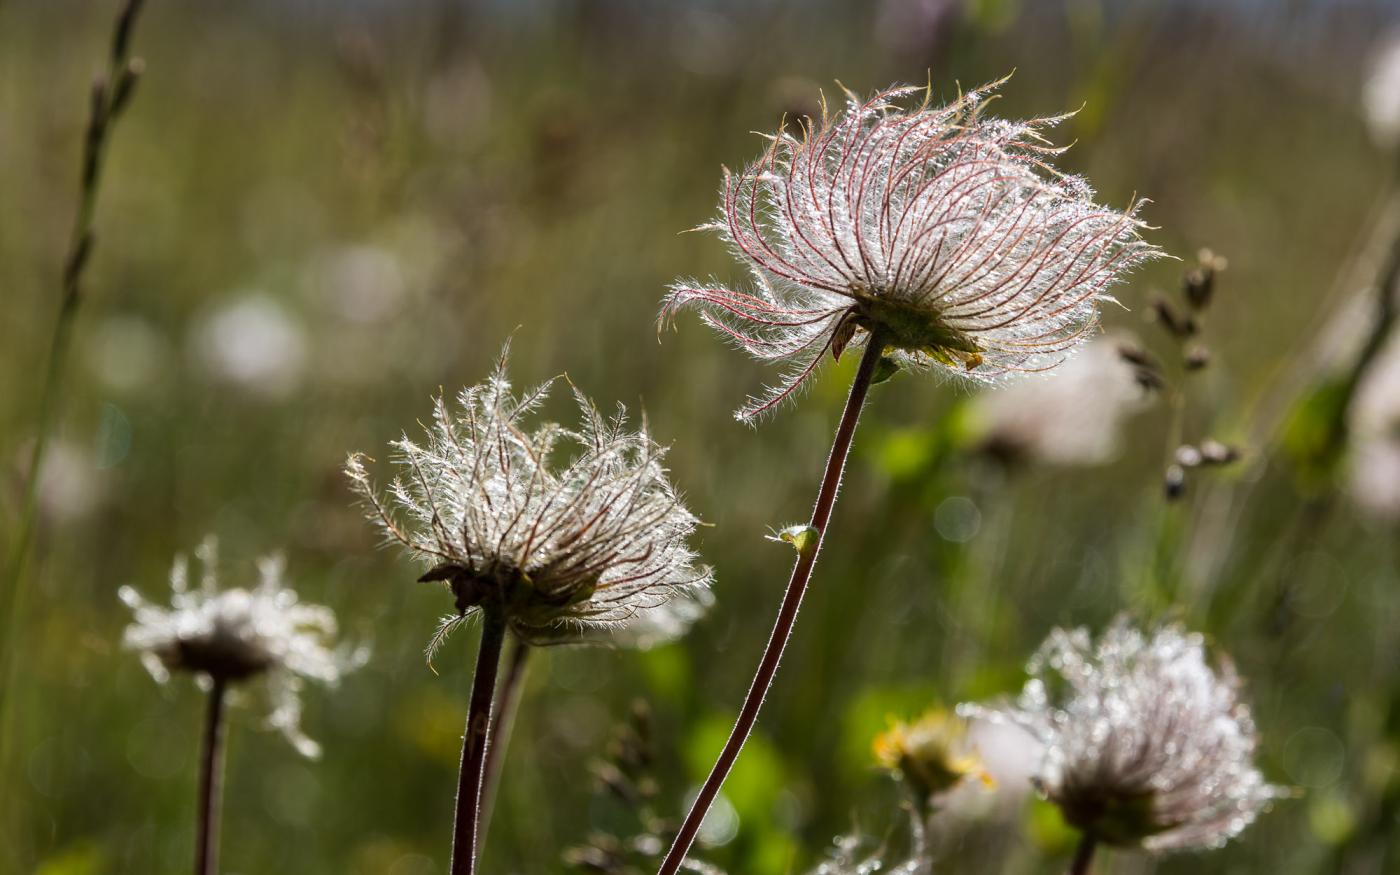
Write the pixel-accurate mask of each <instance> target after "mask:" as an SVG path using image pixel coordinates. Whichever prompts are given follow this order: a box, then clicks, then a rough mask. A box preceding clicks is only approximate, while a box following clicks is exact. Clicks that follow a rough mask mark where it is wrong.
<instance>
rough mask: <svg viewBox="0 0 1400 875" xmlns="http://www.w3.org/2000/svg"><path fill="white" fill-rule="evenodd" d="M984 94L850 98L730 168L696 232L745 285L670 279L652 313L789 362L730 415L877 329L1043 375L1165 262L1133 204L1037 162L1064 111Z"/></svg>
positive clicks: (770, 399) (899, 357)
mask: <svg viewBox="0 0 1400 875" xmlns="http://www.w3.org/2000/svg"><path fill="white" fill-rule="evenodd" d="M997 84H999V83H997ZM995 87H996V86H995V85H992V86H988V88H987V89H985V90H983V91H974V92H971V93H969V94H966V95H964V96H963V97H960V98H959V99H958V100H956V101H954V102H953V103H950V104H948V105H946V106H930V105H929V103H928V92H927V91H926V90H925V89H921V88H908V87H903V88H892V89H889V90H887V91H883V92H881V93H879V94H876V95H875V96H873V97H871V98H870V99H868V100H861V99H859V98H857V97H856V96H855V95H851V94H848V102H847V104H846V108H845V110H844V111H842V112H839V113H837V114H835V115H831V116H828V115H827V113H826V111H825V109H823V113H822V118H821V119H816V120H811V119H809V120H806V123H805V124H801V125H799V128H800V131H799V132H798V133H797V134H794V133H791V132H789V131H788V130H786V129H783V130H779V131H778V132H777V133H776V134H774V135H772V137H771V138H770V139H771V140H772V145H771V146H770V148H769V149H768V151H767V152H765V153H764V155H763V156H762V157H761V158H760V159H759V160H758V161H757V162H755V163H753V164H751V165H750V166H749V167H747V168H745V169H744V170H743V171H741V172H740V173H738V174H730V173H726V174H725V180H724V187H723V190H722V192H721V195H722V203H721V210H720V212H721V215H720V218H719V219H718V220H717V221H716V222H714V223H713V224H711V225H708V226H706V227H708V228H710V229H712V230H715V231H717V232H719V234H720V236H721V237H723V238H724V239H725V240H726V241H727V242H728V243H729V244H730V245H731V246H732V247H733V249H734V252H735V255H736V256H737V257H738V258H740V259H741V260H742V261H744V262H746V263H747V265H748V267H749V270H750V275H751V279H752V281H753V285H754V289H753V291H751V292H746V291H741V290H735V289H731V288H726V287H723V286H717V285H713V284H705V283H699V282H695V281H683V282H679V283H676V284H675V285H673V286H672V287H671V292H670V294H669V295H668V296H667V298H666V300H665V304H664V306H663V309H662V314H661V322H662V323H663V324H664V323H665V322H667V321H668V320H669V319H670V317H671V315H672V314H673V313H674V312H675V311H676V310H677V309H679V308H682V307H686V306H693V307H696V308H698V309H699V310H700V313H701V319H702V320H703V321H704V322H705V323H706V324H708V325H710V326H711V327H712V328H715V329H716V330H718V331H719V332H721V333H722V334H724V335H725V336H726V337H728V338H729V339H730V340H732V341H733V342H734V343H735V344H736V345H737V346H739V347H740V348H741V349H743V350H745V351H746V352H748V353H750V354H751V355H753V356H754V357H756V358H759V359H763V360H767V361H776V362H782V363H786V364H787V365H788V372H787V374H786V375H785V377H784V378H783V380H782V381H781V382H779V383H778V384H776V385H774V386H773V387H771V389H770V391H769V392H768V393H767V394H766V395H764V396H762V397H760V398H755V399H753V401H752V403H750V404H749V405H748V406H746V407H745V408H743V409H742V410H740V411H739V414H738V415H739V416H740V418H747V417H750V416H754V415H757V414H760V413H762V412H764V411H767V410H770V409H771V408H773V407H774V406H775V405H776V404H778V403H779V402H781V401H782V400H783V399H785V398H787V397H789V396H790V395H791V394H792V393H793V392H794V391H795V390H796V389H797V388H798V387H799V386H800V385H802V383H803V382H805V380H806V379H807V377H808V376H810V375H811V373H812V372H813V370H815V368H816V366H817V364H818V363H819V362H820V361H821V359H822V356H823V354H824V353H826V352H827V351H830V352H831V353H832V355H833V356H834V357H840V355H841V353H842V351H843V350H844V349H846V348H856V347H860V346H863V345H864V344H865V342H866V340H867V339H868V338H869V336H870V335H871V333H872V332H878V333H879V336H880V337H881V338H883V342H884V343H885V345H886V346H887V347H888V348H889V350H890V353H889V354H890V355H891V357H892V358H893V359H894V360H895V361H896V362H897V363H899V364H900V365H902V366H906V367H912V368H918V369H926V368H937V369H940V370H941V371H943V372H944V373H948V374H956V375H959V376H963V377H967V378H970V379H973V380H977V381H982V382H987V381H992V380H995V379H996V378H998V377H1000V376H1003V375H1006V374H1010V373H1018V372H1028V371H1044V370H1048V369H1050V368H1052V367H1054V366H1056V365H1057V364H1059V363H1060V362H1061V361H1062V360H1063V359H1064V358H1065V357H1066V355H1067V354H1068V353H1069V352H1070V351H1071V350H1073V349H1074V348H1075V347H1077V346H1078V345H1079V344H1080V343H1081V342H1083V341H1084V340H1086V339H1087V338H1088V337H1089V336H1090V335H1091V334H1092V333H1093V330H1094V328H1095V327H1096V325H1097V324H1098V306H1099V303H1100V302H1102V301H1107V300H1111V298H1110V297H1109V290H1110V288H1111V287H1112V286H1114V285H1115V284H1116V283H1118V282H1119V281H1121V280H1122V279H1123V278H1124V277H1125V276H1126V275H1127V273H1128V272H1129V271H1130V270H1132V269H1133V268H1134V267H1136V266H1138V265H1139V264H1141V263H1143V262H1144V261H1147V260H1149V259H1152V258H1155V257H1158V256H1159V255H1160V254H1161V253H1160V252H1159V250H1157V249H1156V248H1155V247H1153V246H1151V245H1149V244H1148V243H1146V242H1144V241H1143V240H1142V238H1141V237H1140V236H1139V232H1140V230H1141V229H1142V228H1143V227H1144V226H1143V224H1142V222H1140V221H1139V220H1138V219H1137V215H1136V214H1137V210H1138V207H1139V206H1140V205H1141V202H1137V203H1134V204H1131V205H1130V206H1129V207H1128V209H1127V210H1126V211H1124V212H1120V211H1117V210H1113V209H1110V208H1107V207H1103V206H1099V205H1098V204H1096V203H1095V202H1094V200H1093V196H1094V193H1093V190H1092V189H1091V188H1090V187H1089V185H1088V183H1087V182H1086V181H1084V180H1083V179H1080V178H1078V177H1074V176H1067V175H1063V174H1060V173H1058V172H1056V171H1054V170H1053V169H1052V168H1051V167H1050V166H1049V164H1048V162H1049V160H1050V158H1051V157H1052V156H1054V155H1056V154H1058V153H1059V151H1060V150H1058V149H1055V148H1053V147H1051V146H1049V145H1047V144H1046V141H1045V139H1044V138H1043V136H1042V134H1041V132H1042V131H1043V130H1045V129H1046V128H1048V127H1050V126H1052V125H1053V124H1055V123H1056V122H1058V121H1060V119H1058V118H1051V119H1033V120H1030V121H1024V122H1011V121H1003V120H1001V119H995V118H990V117H984V116H983V115H982V114H981V110H982V108H983V106H984V105H985V104H986V99H987V96H988V92H990V91H991V90H992V89H994V88H995ZM920 94H922V95H923V97H922V102H915V101H917V100H919V98H917V97H916V95H920ZM911 103H912V104H913V105H912V106H911V105H909V104H911Z"/></svg>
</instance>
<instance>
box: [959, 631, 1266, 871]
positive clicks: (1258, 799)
mask: <svg viewBox="0 0 1400 875" xmlns="http://www.w3.org/2000/svg"><path fill="white" fill-rule="evenodd" d="M1027 671H1028V673H1029V674H1030V675H1031V680H1030V681H1029V682H1028V683H1027V684H1026V686H1025V689H1024V691H1023V692H1022V693H1021V696H1020V699H1019V700H1018V702H1017V704H1016V706H1015V707H1014V708H1007V709H1000V710H998V709H983V708H979V707H977V706H964V707H963V708H962V709H960V710H961V711H962V712H963V713H964V714H980V715H983V716H987V717H991V718H993V719H1004V720H1009V721H1011V722H1014V723H1016V724H1019V725H1020V726H1022V727H1024V728H1025V729H1027V730H1029V731H1030V732H1031V733H1032V734H1033V735H1035V736H1036V737H1037V738H1038V739H1039V740H1040V741H1041V743H1042V744H1043V745H1044V759H1043V761H1042V763H1041V768H1040V772H1039V775H1038V777H1037V783H1038V786H1039V787H1040V789H1041V791H1042V792H1043V793H1044V794H1045V795H1046V796H1047V797H1048V798H1049V799H1050V801H1052V802H1054V803H1055V804H1056V805H1058V806H1059V808H1060V810H1061V812H1063V814H1064V816H1065V819H1066V820H1067V821H1069V822H1070V823H1071V824H1072V825H1074V826H1075V827H1077V828H1078V829H1080V830H1083V831H1084V832H1086V833H1088V834H1090V835H1093V836H1094V837H1095V838H1097V839H1099V840H1100V841H1103V842H1105V843H1108V844H1114V845H1121V846H1136V847H1142V848H1145V849H1147V850H1149V851H1176V850H1188V849H1204V848H1215V847H1219V846H1221V845H1223V844H1225V842H1226V841H1228V840H1229V839H1231V838H1233V837H1234V836H1236V835H1238V834H1239V833H1240V832H1241V831H1243V830H1244V828H1245V827H1247V826H1248V825H1249V824H1250V823H1252V822H1253V821H1254V818H1255V817H1256V816H1258V814H1259V813H1260V812H1262V811H1264V810H1266V809H1267V808H1268V807H1269V805H1270V804H1271V803H1272V802H1273V800H1275V799H1277V798H1280V797H1281V796H1285V795H1287V792H1286V791H1285V790H1283V789H1282V788H1279V787H1275V786H1272V785H1270V784H1268V783H1266V782H1265V780H1264V778H1263V776H1262V775H1261V774H1260V773H1259V770H1258V769H1256V768H1255V767H1254V762H1253V759H1254V752H1255V748H1256V747H1257V746H1258V737H1257V735H1256V732H1255V728H1254V721H1253V719H1252V718H1251V716H1250V712H1249V708H1248V707H1247V706H1246V705H1244V704H1243V703H1241V702H1240V700H1239V690H1240V681H1239V678H1238V677H1237V676H1236V675H1235V673H1234V670H1233V668H1232V667H1231V666H1230V664H1229V663H1228V662H1225V663H1223V664H1222V665H1221V666H1220V668H1219V669H1218V670H1215V669H1212V668H1211V666H1210V665H1209V664H1208V663H1207V660H1206V654H1205V647H1204V642H1203V640H1202V638H1201V636H1199V635H1194V634H1187V633H1185V632H1183V631H1182V630H1181V629H1180V628H1178V627H1175V626H1165V627H1163V628H1161V629H1159V630H1157V631H1156V632H1155V633H1153V634H1152V635H1151V637H1148V636H1146V635H1144V634H1143V633H1142V632H1140V631H1138V630H1137V629H1134V628H1132V627H1131V626H1129V625H1128V624H1127V623H1126V621H1124V620H1119V621H1118V622H1116V623H1114V624H1113V625H1112V626H1111V627H1110V628H1109V629H1108V631H1106V632H1105V633H1104V634H1103V635H1102V636H1101V637H1100V639H1099V641H1098V643H1097V645H1095V644H1094V642H1092V641H1091V640H1090V637H1089V633H1088V631H1087V630H1085V629H1076V630H1074V631H1066V630H1063V629H1056V630H1055V631H1054V632H1052V633H1051V634H1050V637H1049V638H1048V639H1047V640H1046V642H1045V643H1044V644H1043V645H1042V646H1041V648H1040V651H1039V652H1038V653H1036V655H1035V656H1034V657H1033V658H1032V659H1031V662H1030V664H1029V665H1028V666H1027Z"/></svg>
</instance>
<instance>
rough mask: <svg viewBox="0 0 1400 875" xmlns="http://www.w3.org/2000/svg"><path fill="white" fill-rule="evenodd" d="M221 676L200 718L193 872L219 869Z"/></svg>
mask: <svg viewBox="0 0 1400 875" xmlns="http://www.w3.org/2000/svg"><path fill="white" fill-rule="evenodd" d="M226 692H227V687H226V686H225V682H224V680H223V679H222V678H214V686H213V687H211V688H210V690H209V710H208V712H207V717H206V719H205V721H204V750H203V753H202V754H201V758H200V768H199V820H198V822H197V823H196V824H195V840H194V875H214V873H215V872H217V871H218V868H219V809H220V799H221V797H222V795H223V783H224V782H223V772H224V698H225V696H224V694H225V693H226Z"/></svg>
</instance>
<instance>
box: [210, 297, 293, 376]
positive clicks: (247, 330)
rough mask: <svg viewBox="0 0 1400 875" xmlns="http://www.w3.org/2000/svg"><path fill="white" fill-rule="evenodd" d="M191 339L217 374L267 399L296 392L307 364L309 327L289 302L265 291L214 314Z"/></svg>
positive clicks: (222, 308)
mask: <svg viewBox="0 0 1400 875" xmlns="http://www.w3.org/2000/svg"><path fill="white" fill-rule="evenodd" d="M192 341H193V345H194V352H195V354H196V355H197V356H198V357H199V359H200V361H201V363H202V364H203V365H204V367H205V369H206V370H207V371H208V372H209V373H210V374H211V375H212V376H214V377H215V378H217V379H219V380H223V381H225V382H227V383H232V384H234V385H236V386H238V387H240V388H242V389H245V390H247V391H248V392H251V393H253V394H255V395H260V396H263V397H266V398H273V399H276V398H285V397H286V396H287V395H289V394H291V393H292V392H293V391H295V390H296V388H297V387H298V386H299V385H300V384H301V380H302V376H303V372H304V371H305V369H306V359H307V340H306V332H305V331H304V330H303V329H302V327H301V325H300V323H298V322H297V320H296V318H295V317H294V316H293V315H292V314H291V313H289V312H288V311H287V308H286V307H284V306H283V305H282V304H281V303H280V302H278V301H277V300H276V299H275V298H272V297H269V296H268V295H265V294H263V293H261V292H253V293H250V294H247V295H244V296H242V297H240V298H238V299H237V300H234V301H232V302H230V303H228V304H226V305H224V306H222V307H221V308H219V309H218V310H216V311H215V312H213V313H211V314H210V315H209V316H208V317H207V318H206V319H205V320H204V321H203V323H202V324H201V325H200V326H199V327H198V329H197V330H196V332H195V334H194V336H193V338H192Z"/></svg>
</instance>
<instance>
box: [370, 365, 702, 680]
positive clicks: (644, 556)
mask: <svg viewBox="0 0 1400 875" xmlns="http://www.w3.org/2000/svg"><path fill="white" fill-rule="evenodd" d="M551 384H552V381H551V383H546V384H544V385H542V386H540V387H538V388H536V389H533V390H531V391H528V392H526V393H524V394H523V395H520V396H516V395H514V394H513V393H512V392H511V387H510V383H509V382H508V380H507V378H506V355H505V353H504V352H503V353H502V355H501V359H500V361H499V363H498V365H497V367H496V370H495V372H494V373H493V374H492V376H491V377H490V379H488V380H487V381H486V382H484V383H481V384H479V385H477V386H473V387H471V388H469V389H466V390H464V391H463V392H462V393H461V395H460V396H459V397H458V403H457V407H456V409H455V410H454V409H452V408H450V407H449V405H448V403H447V402H446V401H445V400H444V399H442V398H438V399H437V403H436V406H435V408H434V411H433V418H432V422H431V423H430V424H429V425H428V426H427V427H426V432H427V434H426V440H425V442H424V443H422V444H419V443H415V442H414V441H411V440H409V439H408V438H407V437H404V438H403V439H401V440H399V441H397V442H396V443H395V444H394V448H395V450H396V451H397V459H396V461H397V462H398V464H399V467H400V468H401V470H402V473H401V474H400V476H398V477H396V478H395V479H394V480H393V482H392V483H391V485H390V488H389V494H388V496H387V497H385V496H382V495H381V494H380V493H379V491H378V490H377V489H376V488H375V487H374V485H373V484H372V483H371V481H370V477H369V473H368V471H367V470H366V468H365V465H364V459H363V457H362V456H358V455H355V456H351V457H350V460H349V463H348V465H347V466H346V471H347V473H348V474H349V476H350V478H351V480H352V481H353V483H354V486H355V490H356V491H357V492H358V493H359V495H360V496H361V497H362V498H363V499H364V501H365V503H366V505H367V506H368V508H369V517H370V519H371V520H372V521H374V522H376V523H378V524H379V525H380V526H381V527H382V528H383V530H384V532H385V533H386V536H387V540H388V541H389V542H391V543H397V544H399V545H400V546H402V547H404V548H405V549H406V550H407V551H408V552H409V553H410V554H411V555H413V556H414V557H416V558H418V559H420V560H421V561H422V562H423V563H424V564H425V565H426V566H427V567H428V570H427V572H426V573H425V574H423V576H422V577H421V578H419V579H420V580H423V581H441V582H444V583H446V584H447V586H448V587H449V588H450V589H451V591H452V593H453V596H454V601H455V604H454V607H455V608H456V612H455V613H454V614H452V615H449V616H448V617H446V618H445V619H444V621H443V624H442V626H441V627H440V629H439V631H438V634H437V635H436V636H434V638H433V643H432V645H430V648H429V655H430V657H431V654H432V651H433V650H434V649H435V648H436V646H437V645H438V644H440V643H441V641H442V640H443V639H444V638H445V637H446V635H447V634H448V633H450V632H451V631H452V630H453V629H454V628H455V627H456V626H458V625H459V624H460V623H461V622H462V621H463V620H465V619H466V618H467V617H469V616H471V615H472V614H473V613H475V611H476V610H477V609H479V608H480V607H481V606H482V605H483V604H484V603H488V602H489V603H491V604H492V605H494V606H495V607H497V608H499V609H500V610H501V611H502V612H503V613H504V615H505V616H506V619H507V622H508V623H509V625H510V627H511V629H512V630H513V631H514V632H515V634H516V635H517V636H519V637H520V638H521V639H522V640H524V641H527V642H529V643H531V644H535V645H546V644H579V643H599V642H602V641H607V642H609V643H614V644H636V645H644V644H650V643H655V642H656V641H658V640H660V639H662V638H665V637H668V636H674V635H676V634H679V633H680V632H681V631H683V629H684V628H685V626H686V625H688V624H689V622H690V621H691V620H693V619H694V618H695V617H696V616H698V614H699V613H700V612H701V611H703V609H704V607H705V606H706V605H707V604H708V592H707V587H708V586H709V582H710V571H709V569H708V568H704V567H701V566H697V565H696V564H695V560H696V556H695V554H694V552H692V551H691V549H690V547H689V546H688V545H687V543H686V542H687V539H688V538H689V537H690V536H691V535H692V534H693V533H694V531H695V527H696V525H697V520H696V518H695V517H694V516H693V515H692V514H691V513H690V511H688V510H687V509H686V507H685V505H684V504H683V503H682V502H681V499H680V496H679V495H677V493H676V491H675V489H674V488H673V487H672V486H671V483H670V481H669V480H668V479H667V476H666V470H665V468H663V467H662V459H663V457H664V455H665V450H664V448H662V447H661V446H659V445H658V444H657V443H656V442H655V441H653V440H652V439H651V436H650V435H649V434H648V433H647V432H646V430H645V427H643V428H642V429H641V430H638V431H629V430H628V428H627V420H626V416H625V411H624V410H623V409H622V408H621V407H619V408H618V412H617V414H616V415H615V416H613V417H612V418H611V419H607V418H604V417H603V416H602V415H601V414H600V413H599V412H598V409H597V408H596V407H594V406H593V403H592V402H591V401H589V400H588V399H587V398H586V397H584V396H583V395H582V394H581V393H579V392H578V390H577V389H575V390H574V396H575V399H576V400H577V403H578V406H579V411H580V417H581V420H582V421H581V424H580V425H579V427H578V428H577V429H567V428H564V427H563V426H560V425H556V424H554V423H545V424H542V425H539V426H536V427H535V428H534V429H533V430H527V424H526V420H527V419H528V418H529V415H530V414H531V413H532V412H533V411H534V410H535V409H536V408H537V407H538V406H539V405H540V404H541V403H542V402H543V401H544V399H545V397H546V396H547V394H548V392H549V389H550V387H551ZM563 447H568V448H569V449H570V454H569V455H568V457H567V458H563V459H560V458H557V456H558V455H559V454H560V452H561V448H563Z"/></svg>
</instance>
